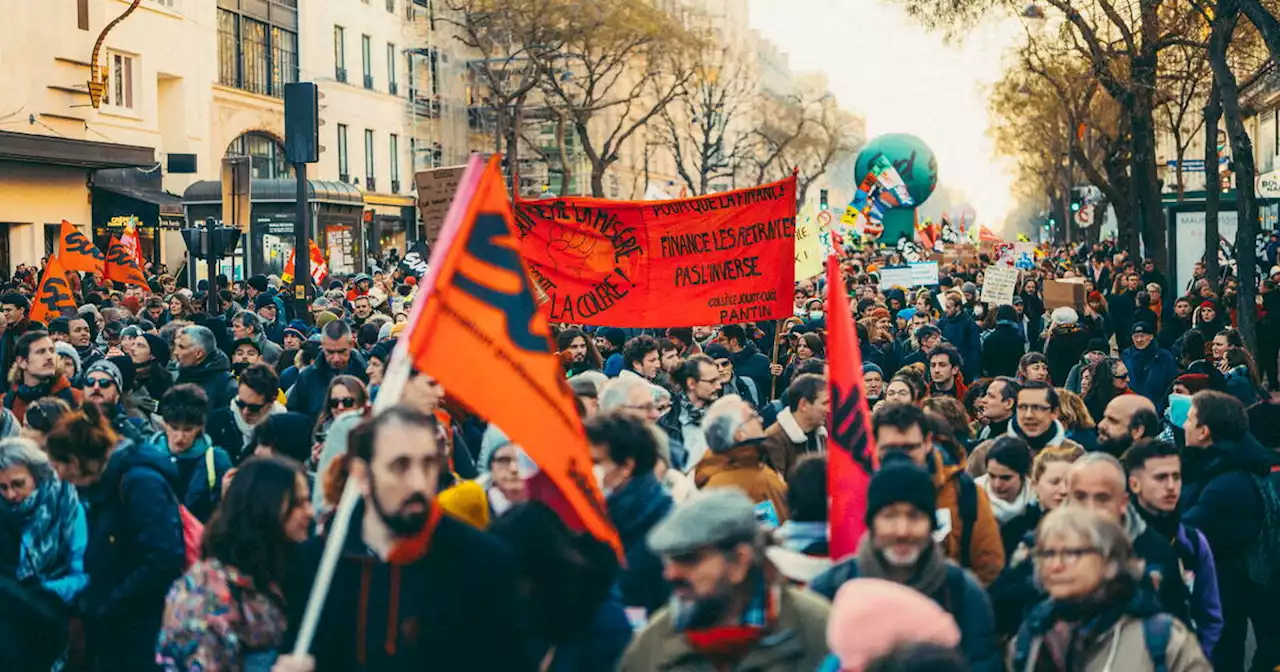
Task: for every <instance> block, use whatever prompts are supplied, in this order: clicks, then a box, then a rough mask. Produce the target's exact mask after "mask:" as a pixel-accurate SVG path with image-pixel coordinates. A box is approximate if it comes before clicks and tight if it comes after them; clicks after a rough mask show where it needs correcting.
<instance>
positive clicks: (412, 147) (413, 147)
mask: <svg viewBox="0 0 1280 672" xmlns="http://www.w3.org/2000/svg"><path fill="white" fill-rule="evenodd" d="M409 172H411V173H416V172H418V139H417V138H409Z"/></svg>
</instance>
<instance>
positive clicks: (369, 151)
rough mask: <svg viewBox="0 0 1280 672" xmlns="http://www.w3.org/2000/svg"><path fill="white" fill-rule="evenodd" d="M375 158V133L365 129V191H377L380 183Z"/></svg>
mask: <svg viewBox="0 0 1280 672" xmlns="http://www.w3.org/2000/svg"><path fill="white" fill-rule="evenodd" d="M373 160H374V156H373V131H371V130H369V129H367V128H366V129H364V190H365V191H377V190H378V183H377V180H376V176H375V175H374V173H376V172H377V170H376V166H375V165H374V162H373Z"/></svg>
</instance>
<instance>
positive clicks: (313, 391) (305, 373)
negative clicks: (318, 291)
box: [288, 320, 369, 422]
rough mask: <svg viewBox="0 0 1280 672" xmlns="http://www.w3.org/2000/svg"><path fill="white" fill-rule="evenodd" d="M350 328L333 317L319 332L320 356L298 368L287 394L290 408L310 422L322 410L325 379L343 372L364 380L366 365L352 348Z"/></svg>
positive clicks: (367, 378)
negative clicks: (296, 378)
mask: <svg viewBox="0 0 1280 672" xmlns="http://www.w3.org/2000/svg"><path fill="white" fill-rule="evenodd" d="M352 341H353V338H352V336H351V327H349V326H347V323H346V322H343V321H342V320H334V321H332V322H330V323H328V324H326V325H325V326H324V329H322V330H321V331H320V350H321V353H320V354H321V356H320V357H317V358H316V362H315V364H313V365H311V366H309V367H307V368H306V369H303V370H302V373H300V374H299V375H298V382H297V383H295V384H294V386H293V391H292V392H291V393H290V394H289V403H288V407H289V410H290V411H294V412H295V413H302V414H304V415H306V416H308V417H310V418H311V420H312V421H313V422H314V421H315V420H316V419H317V418H319V417H320V414H321V413H322V412H323V411H324V405H325V401H326V395H327V394H328V391H329V382H330V381H332V380H333V378H334V376H337V375H340V374H347V375H349V376H355V377H356V378H359V379H360V380H361V381H364V382H366V383H367V382H368V381H369V376H368V374H366V373H365V369H366V368H368V364H367V362H365V359H364V355H361V354H360V353H359V352H357V351H355V350H354V349H353V347H352Z"/></svg>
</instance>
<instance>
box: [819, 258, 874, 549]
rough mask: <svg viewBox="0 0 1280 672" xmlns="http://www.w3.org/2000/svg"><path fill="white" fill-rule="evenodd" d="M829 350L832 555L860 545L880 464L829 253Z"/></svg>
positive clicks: (844, 301)
mask: <svg viewBox="0 0 1280 672" xmlns="http://www.w3.org/2000/svg"><path fill="white" fill-rule="evenodd" d="M827 287H828V292H827V325H828V328H829V331H828V332H827V334H828V335H827V355H828V360H827V361H828V363H829V364H830V370H831V377H830V383H829V384H830V386H831V416H830V417H829V418H828V419H827V491H828V492H829V493H830V496H831V511H830V515H829V516H828V520H830V525H831V543H830V549H831V559H832V560H839V559H841V558H844V557H846V556H849V555H852V554H853V553H854V552H855V551H857V549H858V541H859V540H860V539H861V538H862V533H863V531H864V530H865V529H866V522H865V521H864V518H865V517H866V511H867V486H868V485H869V484H870V483H871V473H872V472H874V471H875V470H876V469H877V468H879V466H880V458H879V456H878V455H877V453H876V444H875V437H874V436H872V434H871V411H870V410H869V409H868V407H867V389H866V385H865V384H864V383H863V381H862V353H861V352H860V351H859V350H858V333H857V331H855V329H854V325H853V315H852V313H850V311H849V293H848V291H847V290H846V289H845V286H844V278H843V277H841V275H840V261H839V260H838V259H836V258H835V257H834V256H831V257H827Z"/></svg>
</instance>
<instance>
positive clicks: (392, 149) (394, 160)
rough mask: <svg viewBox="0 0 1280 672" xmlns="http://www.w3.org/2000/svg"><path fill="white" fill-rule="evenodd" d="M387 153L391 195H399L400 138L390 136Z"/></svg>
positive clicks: (393, 135)
mask: <svg viewBox="0 0 1280 672" xmlns="http://www.w3.org/2000/svg"><path fill="white" fill-rule="evenodd" d="M387 152H388V156H390V158H391V193H393V194H398V193H400V136H398V135H396V134H395V133H392V134H391V141H390V142H389V143H388V146H387Z"/></svg>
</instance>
